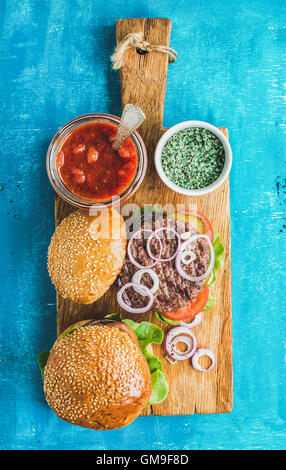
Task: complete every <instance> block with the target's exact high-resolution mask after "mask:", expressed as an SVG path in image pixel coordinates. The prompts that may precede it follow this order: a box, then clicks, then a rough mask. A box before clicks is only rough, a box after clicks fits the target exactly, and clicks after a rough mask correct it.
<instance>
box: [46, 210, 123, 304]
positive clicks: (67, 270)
mask: <svg viewBox="0 0 286 470" xmlns="http://www.w3.org/2000/svg"><path fill="white" fill-rule="evenodd" d="M125 251H126V229H125V224H124V220H123V217H122V216H121V215H120V214H119V213H118V212H117V211H116V210H114V209H104V210H103V211H101V212H99V213H98V214H97V215H96V216H89V215H88V214H87V213H85V212H83V211H79V210H78V211H75V212H73V213H72V214H70V215H69V216H68V217H66V218H65V219H64V220H63V221H62V223H61V224H60V225H59V226H58V227H57V229H56V231H55V233H54V235H53V237H52V239H51V243H50V246H49V249H48V271H49V274H50V277H51V281H52V283H53V284H54V286H55V288H56V290H57V292H58V294H59V295H61V296H62V297H64V298H68V299H70V300H72V301H74V302H77V303H80V304H89V303H92V302H95V301H96V300H97V299H99V298H100V297H101V296H102V295H103V294H104V293H105V292H106V291H107V289H108V288H109V287H110V285H111V284H112V283H113V282H114V280H115V278H116V276H117V275H118V273H119V272H120V270H121V267H122V264H123V261H124V257H125Z"/></svg>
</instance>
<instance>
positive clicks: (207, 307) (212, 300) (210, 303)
mask: <svg viewBox="0 0 286 470" xmlns="http://www.w3.org/2000/svg"><path fill="white" fill-rule="evenodd" d="M214 304H215V299H214V297H213V296H212V295H209V298H208V301H207V303H206V305H205V307H204V308H203V309H202V312H205V311H206V310H209V309H210V308H212V307H213V306H214Z"/></svg>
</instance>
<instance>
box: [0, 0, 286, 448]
mask: <svg viewBox="0 0 286 470" xmlns="http://www.w3.org/2000/svg"><path fill="white" fill-rule="evenodd" d="M285 14H286V4H285V2H282V1H279V0H271V1H270V0H264V1H263V0H258V1H256V2H249V1H247V0H241V1H240V2H236V1H235V0H229V1H220V0H209V1H201V2H195V1H187V0H182V1H180V2H177V1H175V0H158V1H157V2H151V1H150V2H149V1H146V2H139V0H130V1H129V2H128V3H126V2H125V1H123V0H119V1H116V2H115V1H110V2H104V1H102V0H98V1H96V2H94V1H91V0H78V1H76V2H75V1H72V0H66V1H64V0H46V1H44V0H43V1H39V2H34V1H32V0H19V1H17V2H16V1H12V0H7V1H3V0H2V1H0V34H1V43H0V49H1V53H0V62H1V64H0V70H1V76H0V110H1V111H0V113H1V133H0V151H1V158H0V188H1V189H0V200H1V226H0V246H1V297H0V317H1V329H0V359H1V363H0V381H1V384H0V447H1V448H2V449H263V448H264V449H285V448H286V427H285V420H286V404H285V401H286V380H285V379H286V377H285V357H286V340H285V316H286V315H285V311H286V302H285V286H286V274H285V252H286V214H285V208H286V180H285V178H286V163H285V135H286V123H285V106H286V105H285V95H286V92H285V87H286V83H285V82H286V80H285V72H286V58H285V47H286V28H285ZM158 16H159V17H169V18H171V19H172V21H173V30H172V47H174V48H176V49H177V50H178V52H179V58H178V61H177V63H176V64H175V65H172V66H170V67H169V73H168V83H167V95H166V104H165V123H164V124H165V126H166V127H169V126H171V125H173V124H175V123H177V122H179V121H182V120H187V119H200V120H205V121H209V122H211V123H212V124H214V125H217V126H219V125H224V126H226V127H228V128H229V130H230V141H231V145H232V148H233V153H234V164H233V168H232V172H231V177H230V183H231V222H232V279H233V348H234V408H233V412H232V413H231V414H228V415H211V416H210V415H208V416H203V415H200V416H198V415H194V416H181V417H178V416H177V417H153V416H150V417H148V418H139V419H138V420H136V421H135V422H134V423H133V424H132V425H130V426H129V427H127V428H125V429H121V430H117V431H108V432H93V431H90V430H85V429H81V428H77V427H75V426H72V425H69V424H67V423H64V422H62V421H60V420H59V419H58V418H57V417H56V416H55V415H54V414H53V412H52V411H51V410H50V409H49V408H48V407H47V406H46V404H45V401H44V398H43V393H42V388H41V387H42V385H41V377H40V374H39V371H38V368H37V363H36V356H37V353H38V352H39V351H41V350H43V349H47V348H49V347H50V346H51V344H52V343H53V341H54V339H55V336H56V308H55V292H54V289H53V287H52V286H51V284H50V281H49V278H48V274H47V271H46V251H47V246H48V243H49V239H50V236H51V235H52V233H53V229H54V213H53V207H54V197H53V191H52V189H51V187H50V185H49V182H48V179H47V177H46V172H45V152H46V150H47V146H48V143H49V141H50V139H51V138H52V136H53V135H54V133H55V132H56V130H57V129H58V128H59V127H61V126H62V125H63V124H64V123H65V122H67V121H68V120H69V119H71V118H73V117H75V116H77V115H80V114H84V113H88V112H93V111H101V112H112V113H114V114H120V91H119V77H118V74H117V73H116V72H113V71H112V70H111V65H110V61H109V55H110V53H111V50H112V48H113V47H114V44H115V22H116V20H117V18H118V17H158ZM218 431H219V432H218Z"/></svg>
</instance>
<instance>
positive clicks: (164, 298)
mask: <svg viewBox="0 0 286 470" xmlns="http://www.w3.org/2000/svg"><path fill="white" fill-rule="evenodd" d="M140 220H142V221H141V223H139V225H137V226H136V227H135V228H134V232H136V231H137V230H139V229H140V227H141V228H142V229H145V230H152V231H155V230H156V229H158V228H160V227H167V226H168V227H170V228H172V229H174V230H176V232H178V233H179V234H182V233H184V232H190V233H191V234H192V235H195V234H196V233H198V232H197V231H196V230H195V229H194V228H193V227H192V226H189V224H188V223H187V222H185V221H184V220H176V219H174V218H167V217H163V216H161V217H159V218H158V216H157V215H156V219H155V217H154V215H153V216H149V217H146V216H145V218H144V220H143V219H140ZM144 235H145V236H144ZM149 236H150V233H148V232H145V233H144V232H141V234H138V238H137V236H136V237H134V238H133V241H132V244H131V253H132V255H133V257H134V259H135V260H136V261H137V262H138V263H139V264H140V265H142V268H143V266H146V268H148V266H150V265H152V264H153V263H154V261H155V260H154V259H152V258H151V257H150V256H149V254H148V252H147V249H146V245H147V239H148V237H149ZM158 236H159V237H160V238H161V240H162V245H163V251H162V254H161V258H162V259H164V258H170V257H171V256H172V255H173V254H174V253H175V251H176V249H177V237H175V236H174V234H172V233H171V232H170V231H168V230H162V231H160V232H159V233H158ZM150 249H151V253H152V255H153V256H154V257H155V258H157V257H158V256H159V254H160V246H159V242H158V240H156V237H155V236H153V237H152V239H151V242H150ZM187 249H190V250H192V251H193V252H194V253H195V254H196V259H195V260H194V261H193V262H191V263H190V264H189V265H185V266H184V267H183V269H184V270H185V271H186V273H187V274H189V275H190V276H194V277H198V276H201V275H202V274H204V273H205V272H206V270H207V268H208V264H209V247H208V243H207V241H206V240H205V239H203V238H202V239H198V240H195V241H194V242H193V243H190V245H189V246H188V247H187ZM152 269H153V270H154V271H155V272H156V274H157V275H158V278H159V289H158V290H157V292H156V293H155V294H154V303H153V306H152V309H154V310H157V311H158V312H160V313H164V312H168V311H170V310H173V309H175V308H179V307H184V306H185V305H187V304H188V303H189V302H190V301H191V300H193V299H195V298H196V297H197V295H198V293H199V292H200V291H201V290H202V287H203V284H204V282H205V280H202V281H199V282H198V281H196V282H192V281H188V280H187V279H184V278H183V277H182V276H181V275H180V274H179V273H178V272H177V270H176V266H175V257H174V258H173V259H172V260H171V261H163V262H158V263H157V264H156V265H155V266H154V267H153V268H152ZM136 271H139V268H137V267H136V266H134V264H133V263H131V261H130V260H129V257H128V253H127V254H126V258H125V261H124V263H123V266H122V270H121V272H120V274H119V276H118V283H119V286H122V285H124V284H127V283H128V282H132V277H133V275H134V274H135V272H136ZM141 284H144V285H145V286H147V287H149V288H151V287H152V286H153V280H152V278H151V276H149V274H147V273H146V274H143V276H142V278H141ZM125 293H126V295H127V296H128V299H127V297H126V296H125V298H124V301H125V302H126V303H127V302H128V303H129V302H130V305H131V306H132V307H133V308H143V307H144V306H145V305H146V304H147V303H148V301H149V297H146V296H142V295H140V294H138V293H137V292H136V291H135V290H134V288H132V287H131V288H128V289H126V290H125Z"/></svg>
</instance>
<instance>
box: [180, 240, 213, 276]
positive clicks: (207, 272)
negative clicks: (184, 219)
mask: <svg viewBox="0 0 286 470" xmlns="http://www.w3.org/2000/svg"><path fill="white" fill-rule="evenodd" d="M198 238H205V239H206V240H207V241H208V244H209V247H210V251H211V262H210V265H209V267H208V269H207V270H206V272H205V273H204V274H202V275H201V276H197V277H195V276H190V275H189V274H187V273H186V272H185V271H184V270H183V269H182V267H181V260H182V255H183V252H184V250H185V248H186V246H187V245H189V243H191V242H192V241H194V240H197V239H198ZM214 262H215V253H214V247H213V245H212V243H211V241H210V239H209V237H208V236H207V235H205V234H200V233H198V234H196V235H192V236H191V237H190V238H189V239H188V240H186V241H185V242H184V243H183V244H182V245H181V247H180V249H179V251H178V254H177V256H176V269H177V271H178V273H179V274H180V275H181V276H182V277H183V278H184V279H187V280H188V281H193V282H196V281H202V280H203V279H205V278H206V277H208V275H209V274H210V273H211V272H212V270H213V267H214Z"/></svg>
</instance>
